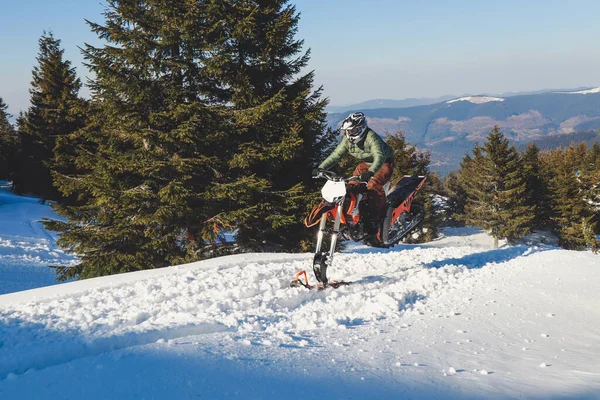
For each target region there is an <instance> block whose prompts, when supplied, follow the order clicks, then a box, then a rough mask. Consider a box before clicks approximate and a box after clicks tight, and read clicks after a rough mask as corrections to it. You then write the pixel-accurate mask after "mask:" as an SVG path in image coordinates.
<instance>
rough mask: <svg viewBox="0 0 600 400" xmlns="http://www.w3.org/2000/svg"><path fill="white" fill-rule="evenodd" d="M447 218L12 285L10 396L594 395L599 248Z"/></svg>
mask: <svg viewBox="0 0 600 400" xmlns="http://www.w3.org/2000/svg"><path fill="white" fill-rule="evenodd" d="M444 234H445V236H444V237H443V238H442V239H440V240H437V241H435V242H432V243H430V244H427V245H399V246H396V247H395V248H393V249H390V250H376V249H370V248H368V247H365V246H361V245H356V246H348V248H347V249H346V250H345V251H344V253H342V254H338V255H337V256H336V259H335V261H334V265H333V266H332V268H331V270H330V273H329V274H330V276H331V277H332V279H336V278H337V279H339V278H344V279H345V280H348V281H352V282H353V283H352V284H351V285H349V286H344V287H341V288H339V289H327V290H324V291H308V290H306V289H304V288H290V287H289V280H290V278H291V277H292V276H293V275H294V274H295V273H296V272H298V271H299V270H301V269H305V268H307V267H308V266H309V264H310V259H311V255H310V254H240V255H234V256H228V257H222V258H216V259H212V260H206V261H202V262H197V263H193V264H188V265H182V266H175V267H170V268H165V269H158V270H151V271H142V272H135V273H130V274H123V275H118V276H110V277H103V278H97V279H90V280H86V281H79V282H71V283H66V284H62V285H56V286H49V287H45V288H40V289H35V290H30V291H22V292H17V293H12V294H6V295H3V296H0V398H1V399H23V398H35V399H63V398H86V399H106V398H119V399H133V398H146V399H164V398H173V399H175V398H176V399H191V398H209V399H226V398H240V399H281V398H286V399H397V398H413V399H429V398H444V399H453V398H456V399H458V398H461V399H462V398H516V397H525V398H540V399H541V398H588V399H598V398H600V361H598V354H599V352H600V311H599V308H598V304H600V292H599V291H598V290H597V288H598V287H599V285H600V268H598V267H599V262H600V259H599V258H598V256H597V255H594V254H592V253H591V252H573V251H566V250H559V249H556V248H553V247H545V246H514V247H511V246H507V245H506V244H504V243H503V244H502V245H503V246H502V247H501V248H500V249H495V250H494V249H492V248H491V244H492V240H491V238H489V237H488V236H487V235H486V234H485V233H482V232H481V231H479V230H477V229H470V228H466V229H465V228H463V229H446V230H445V231H444ZM309 276H310V277H311V278H312V274H309Z"/></svg>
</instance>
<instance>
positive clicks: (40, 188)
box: [13, 32, 83, 199]
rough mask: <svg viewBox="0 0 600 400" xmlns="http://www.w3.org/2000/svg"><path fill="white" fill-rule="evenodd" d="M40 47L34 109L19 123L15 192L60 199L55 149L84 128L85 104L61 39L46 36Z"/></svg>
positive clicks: (35, 79) (36, 68)
mask: <svg viewBox="0 0 600 400" xmlns="http://www.w3.org/2000/svg"><path fill="white" fill-rule="evenodd" d="M39 46H40V52H39V54H38V57H37V62H38V64H37V65H36V66H35V67H34V68H33V80H32V81H31V89H30V90H29V92H30V94H31V106H30V107H29V110H28V111H27V112H25V113H23V114H22V115H21V116H20V117H19V119H18V121H17V123H18V128H19V129H18V135H19V139H20V140H19V141H20V147H21V149H20V150H21V151H20V154H19V160H18V163H17V165H16V168H15V172H14V178H13V190H14V191H15V192H16V193H33V194H36V195H38V196H41V197H43V198H45V199H58V198H59V195H58V192H57V190H56V188H54V187H53V181H52V176H51V174H52V170H54V169H56V168H57V165H56V162H55V155H54V148H55V146H56V143H57V139H58V138H60V137H66V136H68V135H70V134H71V133H73V132H74V131H75V130H77V129H79V128H80V127H81V126H82V125H83V114H82V113H81V112H77V111H76V110H77V109H78V107H79V106H80V105H81V103H82V100H81V99H80V98H79V97H78V93H79V89H80V87H81V83H80V81H79V79H78V78H77V76H76V75H75V68H73V67H71V62H70V61H68V60H65V59H64V57H63V55H64V50H62V49H61V48H60V40H59V39H56V38H55V37H54V36H53V35H52V33H46V32H44V34H43V35H42V36H41V38H40V40H39Z"/></svg>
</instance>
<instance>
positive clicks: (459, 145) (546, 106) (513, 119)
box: [328, 88, 600, 172]
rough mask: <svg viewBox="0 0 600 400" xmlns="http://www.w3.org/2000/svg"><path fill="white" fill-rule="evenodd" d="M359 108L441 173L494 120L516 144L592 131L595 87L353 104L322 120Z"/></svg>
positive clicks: (598, 99)
mask: <svg viewBox="0 0 600 400" xmlns="http://www.w3.org/2000/svg"><path fill="white" fill-rule="evenodd" d="M409 100H410V99H409ZM359 110H360V111H364V113H365V114H366V116H367V119H368V122H369V126H371V127H372V128H373V129H374V130H375V131H376V132H378V133H379V134H381V135H382V136H384V135H385V134H386V133H389V132H395V131H399V130H400V131H403V132H404V134H405V136H406V139H407V140H408V141H409V142H410V143H412V144H416V145H417V146H418V147H419V148H422V149H427V150H429V151H431V153H432V160H433V163H432V164H433V166H434V167H435V169H437V170H438V171H440V172H443V171H447V170H451V169H454V168H456V167H458V164H459V162H460V159H462V156H463V155H464V153H465V152H466V151H468V150H469V149H471V148H472V146H473V145H474V143H475V142H483V141H484V140H485V137H486V136H487V134H488V133H489V131H490V130H491V129H492V128H493V126H494V125H496V124H497V125H499V126H500V127H501V128H502V131H503V132H504V134H505V135H506V136H507V137H508V138H510V139H511V140H512V141H513V142H515V143H517V144H519V143H526V142H529V141H537V140H542V139H544V138H546V137H548V136H557V135H568V134H572V133H575V132H581V131H593V130H597V129H598V128H600V88H591V89H585V88H580V89H575V90H563V91H551V92H546V91H544V92H541V93H535V94H517V95H515V94H509V96H506V95H497V96H483V95H478V96H463V97H459V98H453V99H445V100H443V101H440V102H437V103H435V104H427V105H419V106H413V107H388V108H373V109H368V108H364V107H357V108H355V109H350V110H346V111H345V112H343V113H330V114H328V122H329V124H330V126H333V127H337V126H339V124H340V123H341V121H342V120H343V119H344V118H345V117H346V116H347V114H348V112H351V111H359Z"/></svg>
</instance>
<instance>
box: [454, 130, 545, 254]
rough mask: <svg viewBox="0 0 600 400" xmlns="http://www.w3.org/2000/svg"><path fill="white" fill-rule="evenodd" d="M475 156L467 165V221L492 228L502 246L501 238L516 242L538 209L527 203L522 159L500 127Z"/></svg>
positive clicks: (496, 240)
mask: <svg viewBox="0 0 600 400" xmlns="http://www.w3.org/2000/svg"><path fill="white" fill-rule="evenodd" d="M473 155H474V157H473V158H472V159H468V160H467V162H466V165H465V166H466V167H467V168H466V169H467V171H466V172H467V176H466V177H465V178H466V179H465V180H464V183H465V188H466V192H467V196H468V197H467V203H466V205H465V211H466V221H467V223H469V224H472V225H475V226H479V227H482V228H484V229H486V230H488V231H490V234H491V235H492V237H493V238H494V247H498V239H502V238H506V239H508V240H509V241H512V240H514V239H517V238H519V237H521V236H523V235H524V234H526V233H527V232H528V231H529V229H530V226H531V220H532V219H533V218H534V208H533V207H532V206H527V205H526V203H525V202H526V196H525V194H526V190H527V186H526V182H525V180H524V179H523V169H522V165H521V160H520V159H519V155H518V153H517V151H516V149H515V148H514V146H510V145H509V142H508V139H506V138H505V137H504V135H503V134H502V132H501V131H500V128H499V127H498V126H495V127H494V129H493V130H492V131H491V132H490V134H489V135H488V137H487V140H486V142H485V143H484V145H483V147H479V146H476V147H475V149H474V151H473Z"/></svg>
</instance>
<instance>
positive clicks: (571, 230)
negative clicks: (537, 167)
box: [544, 145, 600, 250]
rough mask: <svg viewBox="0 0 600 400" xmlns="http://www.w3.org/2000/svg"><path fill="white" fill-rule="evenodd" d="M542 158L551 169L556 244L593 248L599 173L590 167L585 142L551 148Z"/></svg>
mask: <svg viewBox="0 0 600 400" xmlns="http://www.w3.org/2000/svg"><path fill="white" fill-rule="evenodd" d="M544 161H545V163H546V164H547V168H549V169H550V171H551V178H550V181H549V188H550V191H551V194H552V199H553V211H554V214H553V220H554V221H555V224H556V225H555V229H556V233H557V234H558V236H559V240H560V245H561V246H562V247H564V248H567V249H573V250H582V249H585V248H589V247H591V248H592V249H596V248H597V240H596V235H597V233H598V222H599V221H598V217H599V215H598V212H599V211H600V206H599V205H598V202H599V199H600V193H599V192H600V189H599V187H598V178H599V177H600V176H599V174H598V172H597V171H596V169H595V168H591V165H590V163H589V155H588V151H587V146H585V147H584V146H581V145H578V146H575V145H571V146H569V147H567V148H566V149H557V150H554V151H552V152H550V153H549V154H548V155H547V157H545V159H544Z"/></svg>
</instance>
